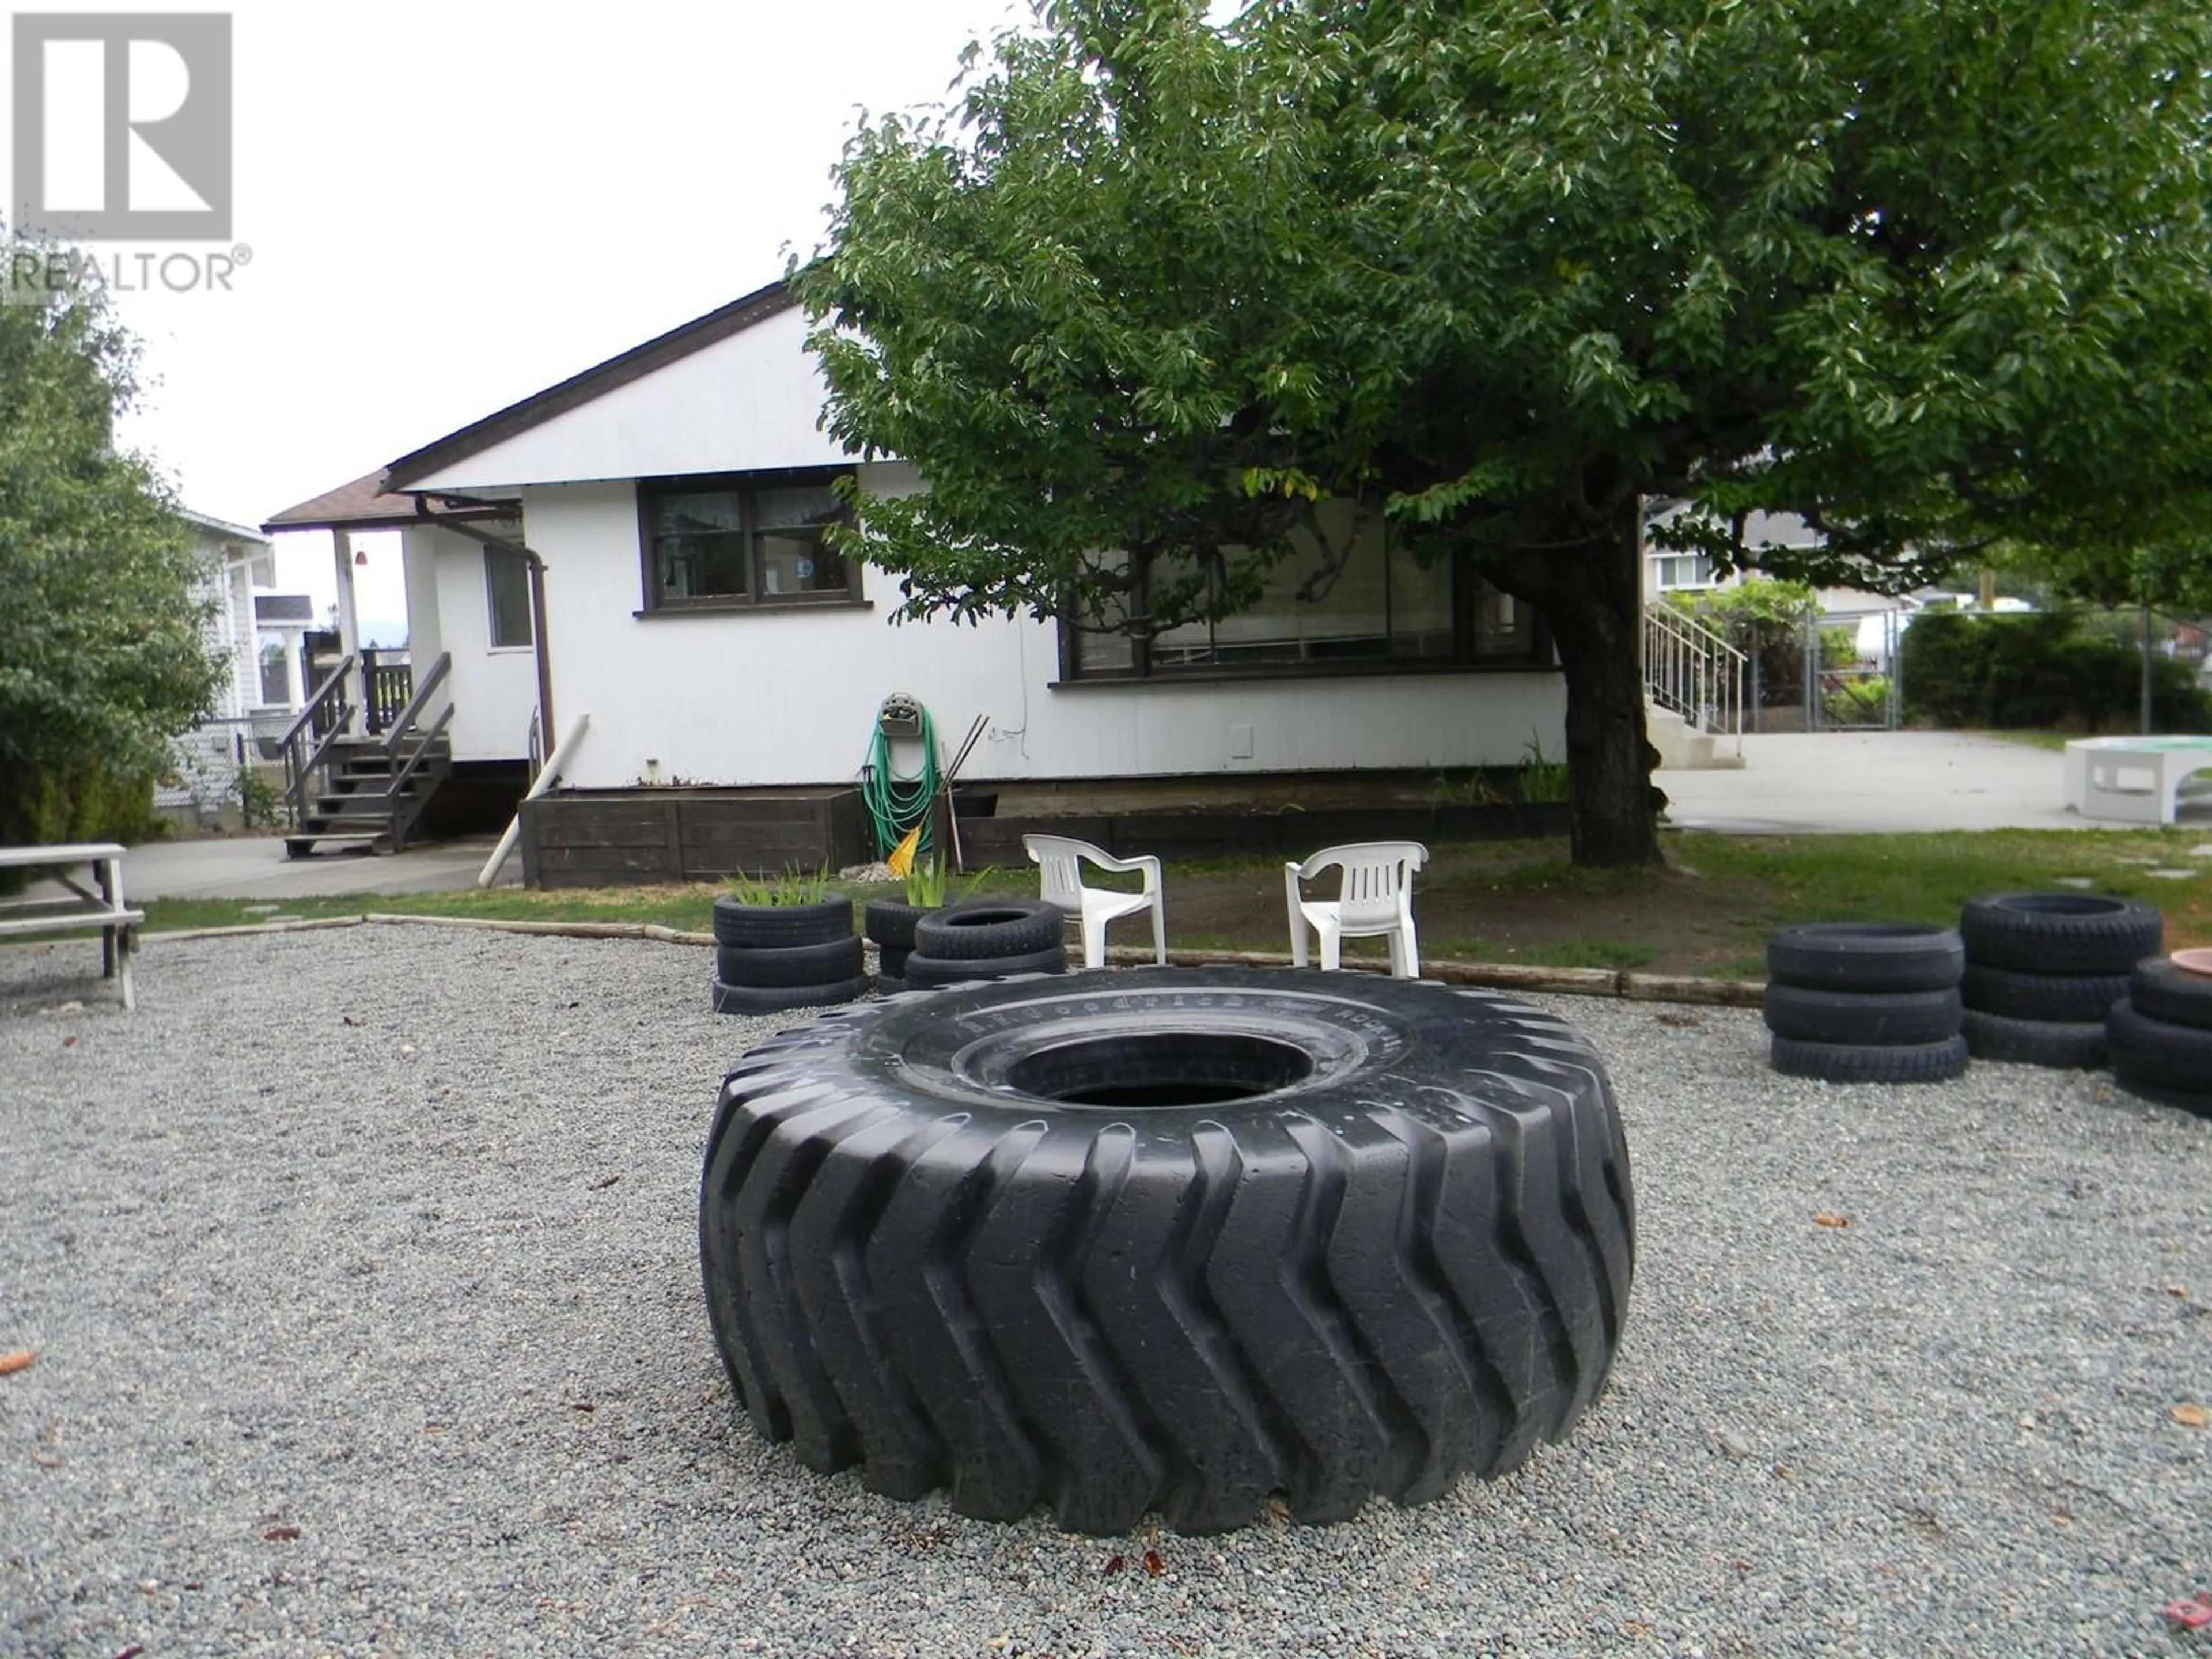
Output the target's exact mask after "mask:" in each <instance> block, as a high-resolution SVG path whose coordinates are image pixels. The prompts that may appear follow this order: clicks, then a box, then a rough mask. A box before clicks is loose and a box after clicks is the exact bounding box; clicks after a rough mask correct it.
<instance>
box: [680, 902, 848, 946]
mask: <svg viewBox="0 0 2212 1659" xmlns="http://www.w3.org/2000/svg"><path fill="white" fill-rule="evenodd" d="M852 931H853V901H852V900H851V899H849V898H848V897H846V896H844V895H842V894H838V895H836V896H834V897H830V898H825V899H823V900H821V901H819V902H817V903H813V904H740V903H739V902H738V901H737V900H735V899H733V898H731V897H729V896H726V895H725V896H722V897H720V898H718V899H716V900H715V901H714V943H715V944H717V945H741V946H744V947H746V948H749V949H750V948H755V947H764V948H766V949H769V950H781V949H785V948H787V947H789V946H791V945H827V944H828V943H829V941H830V940H832V939H842V938H844V937H845V936H846V935H847V934H848V933H851V932H852Z"/></svg>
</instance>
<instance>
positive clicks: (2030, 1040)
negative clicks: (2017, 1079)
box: [1966, 1008, 2105, 1071]
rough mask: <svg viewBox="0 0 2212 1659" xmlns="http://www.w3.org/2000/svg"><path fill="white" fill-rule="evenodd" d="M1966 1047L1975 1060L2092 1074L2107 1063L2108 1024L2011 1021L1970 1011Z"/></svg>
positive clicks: (2102, 1022) (2088, 1021) (2097, 1022)
mask: <svg viewBox="0 0 2212 1659" xmlns="http://www.w3.org/2000/svg"><path fill="white" fill-rule="evenodd" d="M1966 1046H1967V1047H1968V1048H1971V1049H1972V1051H1973V1054H1974V1058H1975V1059H1976V1060H2010V1061H2012V1062H2013V1063H2014V1064H2015V1065H2017V1066H2057V1067H2059V1068H2061V1069H2071V1070H2076V1071H2090V1070H2094V1069H2095V1068H2096V1067H2098V1066H2102V1065H2103V1064H2104V1063H2105V1022H2104V1021H2103V1020H2101V1019H2091V1020H2052V1019H2008V1018H2006V1017H2005V1016H2004V1015H2002V1014H1985V1013H1983V1012H1979V1011H1978V1010H1977V1009H1973V1008H1969V1009H1968V1010H1966Z"/></svg>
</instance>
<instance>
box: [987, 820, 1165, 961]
mask: <svg viewBox="0 0 2212 1659" xmlns="http://www.w3.org/2000/svg"><path fill="white" fill-rule="evenodd" d="M1022 846H1023V848H1024V849H1025V850H1026V851H1027V852H1028V854H1029V855H1030V859H1031V860H1033V861H1034V862H1035V863H1036V866H1037V869H1038V871H1039V872H1041V874H1042V877H1043V881H1044V892H1043V896H1044V899H1045V902H1047V903H1048V904H1056V905H1058V906H1059V907H1060V908H1061V909H1062V910H1064V911H1066V913H1067V914H1068V915H1071V916H1073V917H1074V918H1075V920H1076V921H1078V922H1079V923H1080V924H1081V926H1082V928H1083V965H1084V966H1085V968H1103V967H1104V966H1105V965H1106V924H1107V923H1108V922H1109V921H1113V920H1114V918H1115V917H1116V916H1127V915H1135V914H1136V913H1137V912H1138V911H1139V910H1150V911H1151V912H1152V948H1153V950H1154V951H1157V952H1158V955H1159V959H1160V966H1162V967H1163V968H1164V967H1166V966H1167V961H1168V917H1167V909H1166V907H1165V903H1164V899H1163V897H1162V896H1161V891H1160V861H1159V860H1158V859H1157V858H1155V857H1153V856H1152V854H1149V853H1146V854H1143V855H1141V856H1139V857H1137V858H1133V859H1117V858H1115V856H1114V855H1113V854H1110V853H1109V852H1106V851H1105V850H1104V849H1103V848H1097V847H1093V846H1092V845H1091V843H1090V842H1087V841H1072V840H1070V839H1069V838H1068V837H1067V836H1023V837H1022ZM1086 859H1087V860H1090V861H1091V863H1093V864H1095V865H1097V866H1098V867H1099V868H1100V869H1101V870H1117V871H1127V870H1140V871H1142V872H1144V877H1145V889H1144V891H1142V892H1141V893H1116V892H1114V891H1111V890H1108V889H1105V888H1100V887H1085V885H1084V884H1083V863H1084V860H1086Z"/></svg>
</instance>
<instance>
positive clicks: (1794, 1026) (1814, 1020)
mask: <svg viewBox="0 0 2212 1659" xmlns="http://www.w3.org/2000/svg"><path fill="white" fill-rule="evenodd" d="M1761 1009H1762V1012H1764V1014H1765V1018H1766V1029H1767V1030H1770V1031H1771V1032H1773V1033H1774V1034H1775V1035H1776V1036H1784V1037H1795V1038H1796V1039H1798V1040H1800V1041H1801V1042H1843V1043H1857V1044H1859V1045H1860V1046H1862V1047H1864V1046H1867V1045H1870V1044H1871V1045H1875V1046H1879V1047H1882V1048H1897V1047H1899V1046H1901V1045H1905V1044H1912V1043H1921V1042H1942V1041H1943V1040H1944V1039H1945V1038H1946V1037H1954V1036H1958V1035H1959V1020H1960V1016H1961V1015H1962V1014H1963V1013H1964V1012H1965V1006H1964V1005H1963V1004H1962V1003H1960V1000H1959V994H1958V992H1956V991H1808V990H1806V989H1804V988H1803V987H1800V986H1796V985H1771V984H1770V985H1769V986H1768V987H1766V991H1765V995H1764V997H1763V998H1762V999H1761Z"/></svg>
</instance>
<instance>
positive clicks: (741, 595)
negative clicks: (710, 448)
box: [637, 471, 860, 611]
mask: <svg viewBox="0 0 2212 1659" xmlns="http://www.w3.org/2000/svg"><path fill="white" fill-rule="evenodd" d="M837 476H838V475H837V474H836V472H834V471H829V472H821V471H810V472H784V473H769V472H758V473H750V474H746V475H744V476H742V477H707V478H661V479H654V480H650V481H647V482H646V483H641V484H639V486H638V492H637V494H638V516H639V520H640V525H639V541H640V544H641V552H642V553H643V556H644V565H645V572H644V574H645V609H646V610H647V611H677V610H731V609H738V608H743V607H745V606H752V605H805V604H820V603H824V602H829V603H836V602H838V601H851V600H857V599H859V598H860V571H859V569H858V568H857V567H855V566H854V565H852V564H850V563H849V562H848V561H847V560H846V559H844V558H843V557H842V556H840V555H838V554H837V553H836V552H834V551H832V550H830V548H829V544H828V541H827V539H826V538H825V536H824V532H825V531H826V530H827V529H828V527H829V526H831V525H833V524H838V523H842V522H843V520H844V519H845V517H846V512H845V507H844V503H843V502H842V501H839V500H838V499H837V495H836V492H835V491H834V490H833V489H831V488H830V482H831V480H832V479H834V478H835V477H837Z"/></svg>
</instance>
